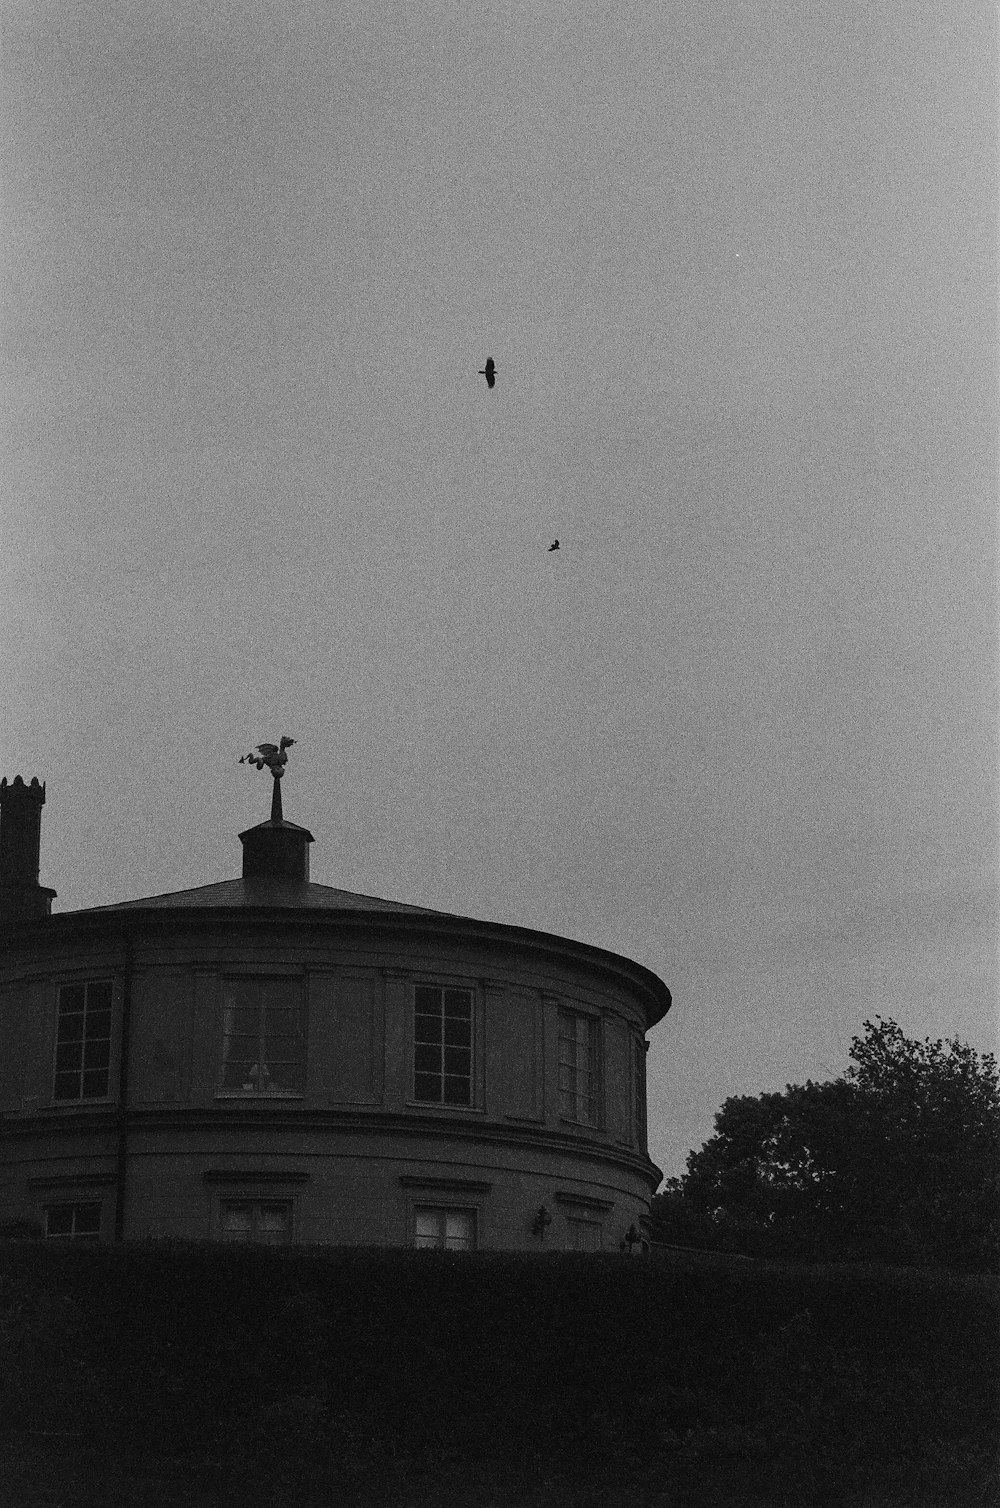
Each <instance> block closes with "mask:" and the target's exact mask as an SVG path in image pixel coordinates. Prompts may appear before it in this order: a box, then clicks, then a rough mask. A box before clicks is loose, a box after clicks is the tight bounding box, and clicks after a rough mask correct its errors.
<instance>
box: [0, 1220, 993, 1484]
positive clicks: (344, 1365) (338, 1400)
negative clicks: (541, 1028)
mask: <svg viewBox="0 0 1000 1508" xmlns="http://www.w3.org/2000/svg"><path fill="white" fill-rule="evenodd" d="M997 1310H998V1284H997V1282H996V1280H995V1279H991V1278H977V1277H971V1276H966V1275H960V1274H948V1273H931V1272H928V1271H917V1270H892V1269H880V1268H875V1267H871V1268H839V1267H838V1268H808V1267H793V1266H779V1265H778V1264H764V1263H747V1262H743V1263H740V1262H738V1261H733V1260H731V1259H727V1258H725V1257H714V1258H705V1259H703V1258H699V1257H694V1256H690V1257H689V1256H685V1255H684V1254H669V1253H657V1254H655V1255H654V1257H653V1258H652V1259H650V1260H648V1261H638V1260H629V1259H626V1258H618V1257H612V1256H585V1255H579V1256H574V1255H568V1254H550V1255H547V1256H537V1257H535V1256H533V1257H524V1256H514V1255H504V1254H486V1253H480V1254H475V1255H467V1254H461V1255H455V1256H448V1255H447V1254H441V1253H435V1252H420V1253H415V1252H408V1251H385V1250H340V1251H330V1250H328V1249H309V1248H291V1249H286V1250H268V1249H261V1248H249V1247H241V1248H236V1247H218V1246H208V1245H190V1246H188V1245H175V1244H166V1245H159V1244H150V1245H138V1246H122V1247H90V1248H86V1247H79V1246H78V1247H76V1248H73V1247H70V1246H63V1247H60V1246H57V1245H55V1244H41V1243H34V1242H32V1243H17V1244H10V1245H8V1246H6V1247H4V1248H0V1416H2V1419H3V1421H4V1429H5V1434H6V1437H7V1440H8V1442H9V1445H10V1447H11V1450H12V1456H13V1458H17V1457H18V1456H19V1455H20V1457H21V1458H22V1460H27V1459H28V1457H30V1456H31V1455H32V1452H34V1453H35V1455H36V1456H39V1455H40V1454H41V1453H44V1455H45V1458H46V1462H47V1465H46V1466H45V1468H44V1469H45V1470H54V1471H60V1470H64V1469H65V1470H69V1469H70V1468H69V1467H68V1466H65V1467H64V1466H59V1465H58V1464H57V1463H55V1457H54V1456H53V1455H52V1447H53V1446H55V1445H58V1446H59V1449H60V1451H61V1452H62V1457H63V1459H64V1460H66V1459H73V1460H75V1462H76V1465H75V1466H74V1467H73V1469H74V1470H77V1471H82V1472H83V1473H84V1476H86V1473H87V1471H97V1470H100V1471H103V1472H104V1473H105V1477H106V1475H107V1472H108V1471H109V1470H111V1467H110V1466H109V1462H111V1461H114V1462H117V1463H118V1464H117V1466H116V1467H115V1470H117V1471H119V1472H121V1473H125V1475H124V1476H123V1477H121V1484H122V1485H121V1493H122V1501H123V1502H125V1501H131V1502H133V1503H141V1502H143V1501H148V1502H150V1503H154V1502H159V1501H160V1499H159V1498H157V1497H156V1496H155V1492H154V1490H153V1488H152V1487H149V1489H148V1491H147V1490H146V1488H144V1487H143V1486H142V1480H145V1479H144V1478H142V1473H143V1472H145V1473H146V1477H148V1476H149V1473H150V1472H151V1471H152V1470H153V1466H152V1463H154V1462H156V1461H158V1460H159V1461H160V1462H161V1463H162V1462H163V1461H164V1460H165V1459H166V1458H175V1459H174V1466H173V1467H172V1468H171V1469H172V1470H176V1471H181V1472H184V1471H186V1472H187V1473H188V1478H187V1479H186V1480H187V1485H186V1486H184V1487H183V1490H181V1489H179V1488H178V1487H177V1486H176V1484H175V1486H174V1487H173V1488H172V1489H170V1490H172V1491H173V1492H174V1493H175V1499H174V1500H175V1501H176V1500H177V1498H178V1497H179V1496H183V1497H184V1498H185V1500H186V1501H190V1502H193V1503H196V1502H197V1501H198V1494H203V1495H204V1494H208V1496H203V1497H202V1501H204V1502H205V1503H206V1504H207V1503H209V1502H211V1503H223V1502H232V1503H234V1504H235V1503H237V1502H239V1503H247V1502H253V1503H262V1504H264V1503H267V1504H270V1503H272V1502H273V1503H274V1504H275V1505H276V1504H277V1503H279V1502H287V1501H289V1500H290V1499H291V1498H294V1499H295V1501H296V1502H297V1503H299V1504H311V1503H315V1504H317V1505H318V1504H320V1503H324V1504H327V1503H330V1502H331V1501H334V1500H335V1501H336V1502H337V1503H338V1504H344V1505H348V1504H355V1503H357V1504H362V1503H369V1502H371V1503H387V1502H388V1503H391V1502H393V1501H395V1500H396V1498H397V1496H398V1494H399V1493H401V1492H404V1491H405V1494H406V1501H407V1503H408V1504H413V1505H417V1504H424V1503H427V1504H431V1503H442V1502H448V1501H456V1502H458V1501H461V1502H465V1503H471V1504H482V1505H484V1508H485V1505H492V1504H495V1505H497V1508H500V1505H505V1508H518V1505H520V1504H524V1505H528V1504H532V1505H533V1504H538V1505H540V1508H541V1505H553V1508H554V1505H560V1508H561V1505H563V1504H566V1505H569V1504H573V1505H577V1504H584V1503H588V1502H593V1503H594V1504H598V1503H599V1504H610V1505H613V1504H617V1503H619V1502H620V1503H622V1504H623V1505H624V1504H625V1503H629V1504H630V1505H635V1504H637V1503H639V1504H641V1503H650V1504H654V1503H663V1504H667V1503H689V1504H691V1505H695V1504H702V1503H703V1504H706V1505H707V1504H710V1503H711V1504H720V1505H725V1504H732V1505H737V1504H743V1505H746V1508H750V1505H753V1504H758V1505H759V1504H765V1503H768V1504H770V1503H786V1502H787V1503H789V1504H793V1503H794V1504H796V1505H801V1504H805V1503H817V1504H818V1503H830V1504H834V1503H835V1504H837V1505H838V1508H843V1505H850V1504H857V1505H861V1504H865V1505H870V1508H875V1505H879V1508H882V1505H887V1508H888V1505H896V1504H898V1505H900V1508H902V1505H903V1504H918V1503H927V1504H928V1505H930V1504H933V1505H935V1508H938V1505H940V1508H947V1505H949V1504H954V1505H955V1508H959V1505H969V1508H972V1505H980V1504H982V1505H984V1508H985V1504H987V1503H988V1502H991V1501H992V1496H993V1494H991V1481H992V1480H993V1479H992V1476H991V1471H992V1467H991V1461H992V1458H993V1452H994V1444H995V1439H996V1384H997V1370H996V1362H997V1355H996V1353H997V1345H996V1341H997V1322H998V1314H997ZM67 1452H68V1453H69V1454H68V1456H67ZM179 1458H185V1459H184V1460H181V1459H179ZM130 1460H131V1465H129V1464H128V1462H129V1461H130ZM137 1460H141V1462H142V1463H143V1464H142V1465H141V1466H140V1465H139V1464H137ZM88 1461H90V1462H91V1463H92V1466H91V1467H88V1466H87V1464H86V1463H87V1462H88ZM54 1463H55V1464H54ZM94 1463H100V1465H99V1466H98V1465H97V1464H94ZM212 1463H214V1464H212ZM33 1469H34V1470H35V1473H36V1476H37V1473H38V1471H39V1470H42V1467H40V1466H38V1464H37V1462H36V1465H35V1467H34V1468H33ZM161 1469H165V1468H161ZM129 1472H131V1473H133V1475H132V1476H129V1475H128V1473H129ZM136 1472H139V1474H140V1475H139V1477H136V1476H135V1473H136ZM141 1478H142V1480H140V1479H141ZM95 1480H96V1479H95ZM116 1480H117V1479H116ZM74 1490H75V1491H76V1494H77V1495H76V1497H74V1499H73V1501H74V1502H82V1501H89V1499H87V1498H86V1497H85V1496H84V1497H81V1496H80V1491H81V1489H79V1488H75V1489H74ZM88 1490H90V1489H88ZM92 1490H93V1493H94V1497H93V1501H94V1502H95V1503H96V1502H97V1501H103V1502H104V1503H105V1504H107V1503H109V1502H112V1501H114V1483H113V1482H111V1483H109V1481H108V1480H103V1482H102V1484H101V1485H100V1487H99V1488H98V1487H97V1486H93V1488H92ZM165 1490H166V1489H165ZM994 1491H995V1482H994ZM143 1493H145V1494H146V1495H145V1497H144V1496H143ZM99 1494H103V1499H102V1498H101V1497H100V1496H99ZM167 1500H169V1499H168V1498H164V1501H167ZM17 1501H18V1502H23V1503H24V1505H25V1508H34V1505H33V1503H32V1500H31V1499H30V1497H23V1498H22V1499H18V1500H17ZM47 1501H48V1499H42V1498H38V1499H37V1502H38V1503H39V1504H41V1503H42V1502H47ZM5 1508H6V1500H5Z"/></svg>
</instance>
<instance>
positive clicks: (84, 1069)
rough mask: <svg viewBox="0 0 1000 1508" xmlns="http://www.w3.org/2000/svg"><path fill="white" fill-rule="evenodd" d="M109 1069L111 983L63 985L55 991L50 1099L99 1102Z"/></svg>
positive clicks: (106, 1090) (89, 982)
mask: <svg viewBox="0 0 1000 1508" xmlns="http://www.w3.org/2000/svg"><path fill="white" fill-rule="evenodd" d="M110 1070H111V980H110V979H92V980H88V981H87V982H86V983H85V984H64V985H63V986H62V987H61V988H60V990H59V1016H58V1022H57V1026H56V1067H55V1080H54V1084H53V1091H52V1093H53V1098H54V1099H57V1100H101V1099H106V1098H107V1094H108V1076H109V1073H110Z"/></svg>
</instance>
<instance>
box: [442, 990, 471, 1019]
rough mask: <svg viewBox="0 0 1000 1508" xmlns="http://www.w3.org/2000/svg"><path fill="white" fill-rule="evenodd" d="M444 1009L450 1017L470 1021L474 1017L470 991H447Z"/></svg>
mask: <svg viewBox="0 0 1000 1508" xmlns="http://www.w3.org/2000/svg"><path fill="white" fill-rule="evenodd" d="M444 1008H445V1011H446V1012H447V1014H448V1015H449V1016H454V1017H455V1018H456V1019H460V1020H466V1021H468V1020H469V1019H470V1018H471V1016H472V995H471V992H470V991H469V990H445V992H444Z"/></svg>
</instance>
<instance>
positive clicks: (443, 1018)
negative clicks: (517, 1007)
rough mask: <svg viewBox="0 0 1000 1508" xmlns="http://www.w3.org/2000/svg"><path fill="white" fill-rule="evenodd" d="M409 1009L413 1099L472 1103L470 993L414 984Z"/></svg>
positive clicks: (437, 1103)
mask: <svg viewBox="0 0 1000 1508" xmlns="http://www.w3.org/2000/svg"><path fill="white" fill-rule="evenodd" d="M413 1003H414V1009H413V1098H414V1099H415V1100H424V1101H427V1102H428V1103H430V1104H435V1105H471V1104H472V991H471V990H450V989H442V988H439V987H438V986H437V985H425V984H418V985H417V986H416V989H415V993H414V1002H413Z"/></svg>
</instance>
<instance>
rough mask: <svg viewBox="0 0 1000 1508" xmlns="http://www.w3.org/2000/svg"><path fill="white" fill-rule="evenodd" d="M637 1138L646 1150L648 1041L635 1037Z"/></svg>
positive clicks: (640, 1148)
mask: <svg viewBox="0 0 1000 1508" xmlns="http://www.w3.org/2000/svg"><path fill="white" fill-rule="evenodd" d="M633 1040H634V1043H635V1052H634V1058H635V1139H636V1142H637V1143H638V1145H639V1150H640V1151H641V1152H644V1151H645V1150H646V1042H645V1039H644V1038H643V1037H635V1038H634V1039H633Z"/></svg>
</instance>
